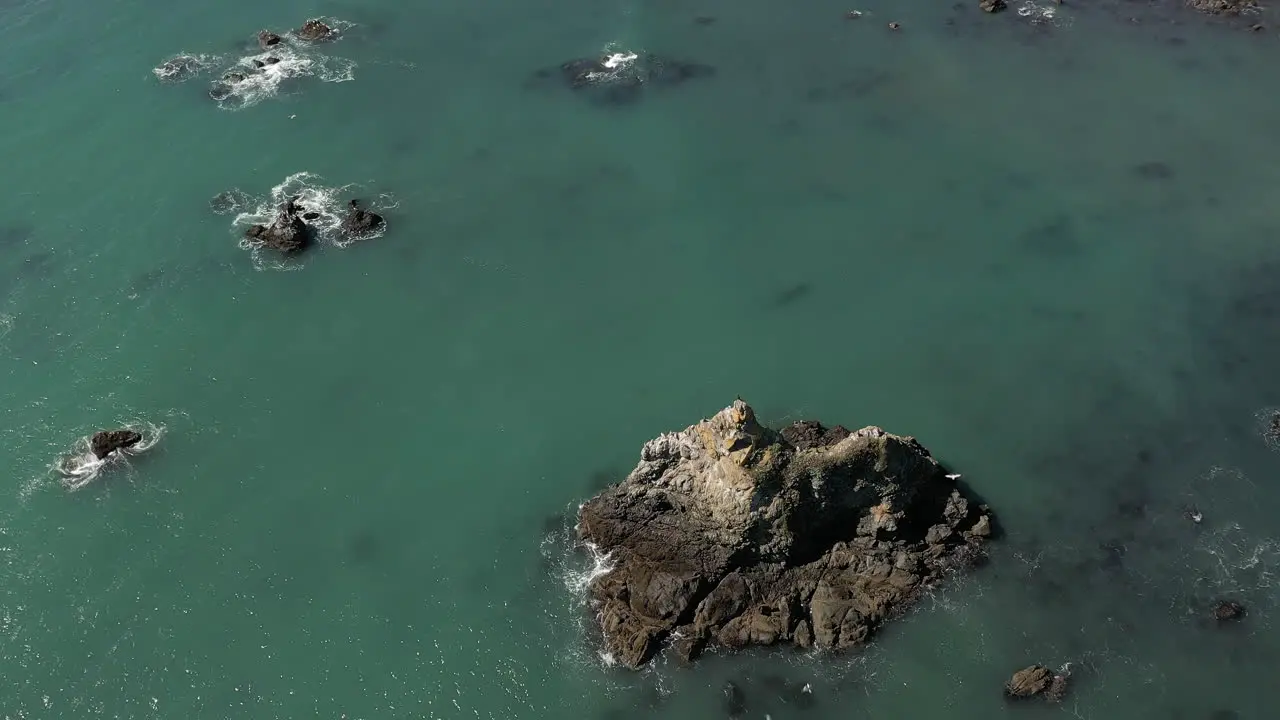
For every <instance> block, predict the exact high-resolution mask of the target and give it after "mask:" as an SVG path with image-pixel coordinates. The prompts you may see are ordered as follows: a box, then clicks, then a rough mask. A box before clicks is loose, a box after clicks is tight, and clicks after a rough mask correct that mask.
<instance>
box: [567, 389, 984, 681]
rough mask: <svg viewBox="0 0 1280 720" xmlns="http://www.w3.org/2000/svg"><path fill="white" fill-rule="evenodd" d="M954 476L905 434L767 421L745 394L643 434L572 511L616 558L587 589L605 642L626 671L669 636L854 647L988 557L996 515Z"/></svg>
mask: <svg viewBox="0 0 1280 720" xmlns="http://www.w3.org/2000/svg"><path fill="white" fill-rule="evenodd" d="M955 477H956V476H954V475H948V474H947V472H946V471H945V470H944V469H943V468H942V467H941V466H940V465H939V464H938V463H937V462H936V461H935V460H934V459H933V458H932V457H931V456H930V455H929V452H928V451H927V450H925V448H924V447H922V446H921V445H920V444H919V443H918V442H916V441H915V440H914V439H912V438H905V437H899V436H897V435H892V434H889V433H887V432H885V431H884V430H881V429H880V428H877V427H866V428H863V429H861V430H858V431H856V432H850V431H848V430H845V429H844V428H839V427H837V428H831V429H827V428H824V427H822V426H821V425H819V424H818V423H813V422H806V423H797V424H795V425H792V426H791V427H789V428H786V429H784V430H783V431H781V432H775V431H773V430H770V429H768V428H766V427H763V426H761V425H760V424H759V423H758V422H757V421H756V418H755V413H754V412H753V411H752V409H751V408H750V407H749V406H748V405H747V404H746V403H744V402H742V401H741V400H738V401H736V402H734V403H733V405H731V406H730V407H728V408H725V409H724V410H722V411H720V412H719V413H717V414H716V415H715V416H714V417H712V418H711V419H709V420H704V421H702V422H700V423H698V424H696V425H693V426H691V427H689V428H686V429H685V430H683V431H681V432H676V433H666V434H663V435H661V436H659V437H658V438H656V439H654V440H650V441H649V442H648V443H646V444H645V446H644V448H643V449H642V450H641V454H640V463H639V464H638V465H637V466H636V468H635V469H634V470H633V471H632V472H631V474H630V475H628V476H627V478H626V479H625V480H623V481H622V482H621V483H619V484H617V485H614V486H612V487H609V488H607V489H606V490H604V491H603V492H601V493H600V494H599V495H597V496H596V497H594V498H592V499H591V500H590V501H588V502H587V503H586V504H585V505H583V507H582V509H581V511H580V514H579V523H578V532H579V535H580V537H581V539H582V540H583V541H585V542H589V543H591V544H593V545H594V546H595V547H596V549H597V550H598V551H600V552H605V553H609V558H610V560H609V562H610V566H611V568H612V569H611V570H610V571H609V572H607V573H605V574H604V575H602V576H600V577H598V578H596V579H595V580H594V581H593V582H592V583H591V585H590V587H589V589H588V592H589V593H590V595H591V598H592V600H593V602H594V604H595V606H596V607H595V610H596V612H597V617H598V618H599V621H600V623H601V629H602V631H603V635H604V644H605V648H606V650H607V652H608V653H609V654H610V655H611V656H612V657H613V658H614V659H615V660H616V661H617V662H618V663H620V664H622V665H625V666H628V667H633V668H635V667H639V666H641V665H643V664H644V663H646V662H647V661H648V660H649V659H651V658H652V657H653V656H654V655H655V654H656V653H657V652H658V651H659V650H660V649H661V648H663V647H664V646H665V645H667V644H671V645H672V646H673V647H674V649H675V650H676V651H677V652H678V653H679V654H680V655H681V656H682V657H684V658H686V659H690V660H691V659H693V658H694V657H696V656H697V655H698V653H699V652H700V651H701V650H702V649H703V648H704V647H705V646H706V645H708V644H717V645H720V646H724V647H728V648H740V647H744V646H748V645H771V644H775V643H794V644H795V645H798V646H800V647H805V648H807V647H819V648H827V649H833V650H839V649H844V648H850V647H854V646H857V645H859V644H862V643H864V642H866V641H867V640H868V638H870V637H871V635H872V633H873V632H874V631H875V630H876V628H877V627H879V626H880V625H881V624H882V623H883V622H885V621H886V620H889V619H891V618H893V617H894V616H896V615H898V614H900V613H902V612H903V611H904V610H906V609H907V608H908V607H910V606H911V604H912V603H913V602H914V601H915V600H916V599H917V597H918V596H919V595H920V593H921V592H922V591H923V590H924V589H926V588H927V587H929V586H930V585H933V584H934V583H936V582H937V581H939V580H940V579H942V578H943V576H944V575H946V574H947V573H948V572H949V571H952V570H957V569H965V568H969V567H971V566H972V565H974V564H975V563H976V562H977V561H979V560H980V559H981V558H982V557H983V553H982V550H981V546H982V544H983V542H984V540H985V539H986V538H987V537H989V536H990V535H991V533H992V522H993V520H992V518H991V516H990V514H989V512H988V510H987V508H986V507H985V506H982V505H978V504H977V503H975V502H971V501H970V500H969V499H967V498H966V497H965V496H964V494H963V493H962V492H961V491H960V489H959V488H958V487H957V484H956V482H955Z"/></svg>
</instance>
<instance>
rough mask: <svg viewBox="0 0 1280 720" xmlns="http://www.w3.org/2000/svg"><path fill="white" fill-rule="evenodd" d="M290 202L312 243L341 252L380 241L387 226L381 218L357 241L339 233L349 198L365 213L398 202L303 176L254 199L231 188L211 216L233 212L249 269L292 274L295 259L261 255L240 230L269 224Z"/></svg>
mask: <svg viewBox="0 0 1280 720" xmlns="http://www.w3.org/2000/svg"><path fill="white" fill-rule="evenodd" d="M295 197H296V198H297V200H296V201H295V202H296V204H297V205H298V206H299V207H301V208H302V212H303V216H304V217H305V218H306V223H307V227H308V228H310V230H311V231H312V232H313V233H314V239H315V240H316V241H317V242H320V243H322V244H325V245H331V246H333V247H336V248H346V247H348V246H350V245H352V244H353V243H356V242H360V241H364V240H371V239H374V238H378V237H381V236H382V235H383V234H385V233H386V231H387V226H388V225H389V222H388V221H386V220H385V218H384V221H383V223H382V225H380V226H379V227H378V229H377V230H374V231H373V232H370V233H365V234H362V235H359V236H349V235H347V234H345V233H343V232H342V224H343V221H344V220H345V219H346V217H347V213H348V212H349V206H348V202H349V201H350V200H351V199H352V198H360V199H361V201H362V203H363V205H364V206H365V207H366V208H367V209H369V210H372V211H375V212H379V213H382V212H383V211H386V210H392V209H395V208H396V207H398V206H399V201H398V200H396V198H395V196H393V195H392V194H391V193H376V194H374V193H369V192H368V188H367V187H365V186H363V185H361V184H359V183H348V184H346V185H326V184H325V183H324V178H322V177H321V176H319V175H317V174H315V173H310V172H305V171H304V172H299V173H294V174H293V175H290V176H288V177H287V178H285V179H284V181H283V182H281V183H280V184H279V185H276V186H275V187H273V188H271V192H269V193H268V194H267V195H266V197H263V198H260V199H255V198H253V197H251V196H248V195H247V194H246V193H244V192H243V191H241V190H240V189H238V188H236V189H233V190H229V191H227V192H226V193H222V194H220V195H218V196H217V197H215V198H214V200H213V201H211V203H214V202H217V201H220V199H227V200H228V201H229V202H228V203H226V206H225V208H223V207H222V205H221V204H219V207H217V208H215V210H214V211H215V212H218V211H219V209H222V210H223V212H221V213H220V214H227V215H229V214H231V213H232V212H237V211H238V212H237V214H236V216H235V219H234V220H233V221H232V229H233V230H234V231H235V232H236V233H237V234H238V235H239V236H240V247H241V248H242V249H244V250H247V251H249V252H250V253H252V254H253V261H254V266H255V267H257V268H258V269H259V270H264V269H270V270H296V269H299V268H300V267H301V266H300V265H299V260H297V259H294V258H282V257H280V256H279V255H277V254H275V253H270V252H267V251H263V250H261V249H260V248H258V247H257V246H256V245H255V244H254V243H253V242H251V241H250V240H249V239H248V238H247V237H245V235H244V233H245V230H247V229H248V228H249V227H250V226H252V225H269V224H271V222H272V221H273V220H275V217H276V212H277V211H278V210H279V209H280V207H281V206H283V205H284V204H285V203H286V202H287V201H288V200H289V199H290V198H295ZM245 208H248V209H245Z"/></svg>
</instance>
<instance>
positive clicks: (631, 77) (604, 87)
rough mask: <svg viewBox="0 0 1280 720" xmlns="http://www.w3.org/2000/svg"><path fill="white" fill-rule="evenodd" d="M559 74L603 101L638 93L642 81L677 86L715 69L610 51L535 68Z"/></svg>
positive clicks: (543, 73)
mask: <svg viewBox="0 0 1280 720" xmlns="http://www.w3.org/2000/svg"><path fill="white" fill-rule="evenodd" d="M557 73H558V74H559V75H560V77H561V78H562V79H563V80H564V82H565V84H566V85H568V86H569V87H570V88H572V89H574V90H581V89H584V88H595V89H597V90H598V91H600V92H601V93H603V94H602V97H603V98H604V99H605V100H608V101H613V102H625V101H630V100H634V99H635V98H637V97H638V96H639V92H640V90H641V88H642V87H643V86H644V85H646V84H656V85H678V84H680V83H683V82H685V81H686V80H691V79H693V78H699V77H708V76H710V75H713V74H715V68H713V67H711V66H710V65H703V64H701V63H694V62H685V61H681V60H674V59H671V58H664V57H661V56H658V55H653V54H651V53H646V54H645V55H643V56H641V55H637V54H635V53H613V54H611V55H602V56H600V57H594V58H577V59H574V60H570V61H568V62H566V63H563V64H561V65H560V67H559V68H558V69H556V70H554V71H553V70H549V69H544V70H539V71H538V72H537V73H536V75H537V76H538V77H544V78H545V77H549V76H552V75H554V74H557Z"/></svg>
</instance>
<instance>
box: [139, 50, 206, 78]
mask: <svg viewBox="0 0 1280 720" xmlns="http://www.w3.org/2000/svg"><path fill="white" fill-rule="evenodd" d="M205 67H206V63H205V62H204V61H203V60H201V59H200V58H198V57H196V56H194V55H178V56H176V57H171V58H169V59H168V60H165V61H164V62H162V63H160V64H159V65H158V66H156V67H155V68H154V69H152V71H151V72H152V73H154V74H155V76H156V77H158V78H160V79H161V80H164V81H167V82H182V81H183V80H187V79H189V78H191V77H194V76H195V75H199V74H200V73H202V72H204V70H205Z"/></svg>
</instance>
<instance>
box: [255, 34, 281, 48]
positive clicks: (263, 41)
mask: <svg viewBox="0 0 1280 720" xmlns="http://www.w3.org/2000/svg"><path fill="white" fill-rule="evenodd" d="M282 42H284V38H282V37H280V36H279V35H277V34H275V33H273V32H271V31H270V30H260V31H259V32H258V47H260V48H262V49H263V50H266V49H267V48H272V47H275V46H276V45H279V44H280V43H282Z"/></svg>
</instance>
